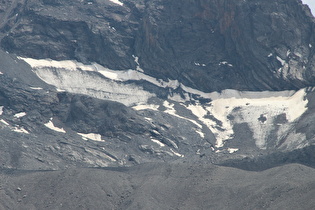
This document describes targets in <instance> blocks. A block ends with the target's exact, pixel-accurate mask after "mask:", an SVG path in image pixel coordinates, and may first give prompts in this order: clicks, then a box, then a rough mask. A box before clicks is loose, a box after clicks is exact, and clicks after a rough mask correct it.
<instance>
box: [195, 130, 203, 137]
mask: <svg viewBox="0 0 315 210" xmlns="http://www.w3.org/2000/svg"><path fill="white" fill-rule="evenodd" d="M195 131H196V133H197V134H199V136H200V137H201V138H203V139H204V138H205V134H204V133H203V132H202V131H201V130H200V129H195Z"/></svg>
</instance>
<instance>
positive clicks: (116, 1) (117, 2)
mask: <svg viewBox="0 0 315 210" xmlns="http://www.w3.org/2000/svg"><path fill="white" fill-rule="evenodd" d="M109 1H111V2H113V3H115V4H118V5H120V6H123V5H124V4H123V3H122V2H120V1H118V0H109Z"/></svg>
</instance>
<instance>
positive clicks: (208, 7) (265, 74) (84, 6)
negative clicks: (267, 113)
mask: <svg viewBox="0 0 315 210" xmlns="http://www.w3.org/2000/svg"><path fill="white" fill-rule="evenodd" d="M2 7H3V9H2V11H3V12H2V17H3V18H2V20H3V21H2V23H1V25H0V26H1V33H2V36H1V37H3V38H2V40H1V46H2V48H3V49H5V50H7V51H9V52H12V53H16V54H17V55H20V56H24V57H33V58H51V59H56V60H65V59H75V60H78V61H81V62H84V63H88V62H97V63H99V64H102V65H104V66H106V67H109V68H111V69H122V70H123V69H135V68H136V65H137V63H136V62H135V61H134V57H133V56H136V57H138V58H139V60H138V61H139V64H140V66H141V68H142V69H143V70H144V71H145V73H146V74H149V75H151V76H154V77H156V78H161V79H164V80H167V79H176V80H179V81H180V82H182V83H183V84H185V85H187V86H190V87H193V88H196V89H199V90H203V91H207V92H209V91H214V90H224V89H228V88H229V89H238V90H283V89H298V88H302V87H305V86H311V85H312V84H314V82H315V79H314V70H313V68H314V60H315V57H314V50H313V49H314V48H313V46H314V47H315V38H314V18H313V17H312V16H311V14H310V11H309V10H308V8H306V6H303V5H302V3H301V2H300V1H299V0H289V1H288V0H277V1H271V0H270V1H269V0H268V1H254V0H246V1H244V0H236V1H228V0H225V1H223V0H222V1H217V0H194V1H183V2H182V1H171V0H165V1H158V0H148V1H134V0H133V1H126V2H124V4H123V5H119V4H115V3H113V2H110V1H100V0H98V1H97V0H95V1H71V2H68V1H53V2H51V1H39V0H31V1H12V2H10V1H8V2H7V3H6V4H4V5H3V6H2Z"/></svg>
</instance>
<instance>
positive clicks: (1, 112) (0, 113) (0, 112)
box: [0, 106, 3, 115]
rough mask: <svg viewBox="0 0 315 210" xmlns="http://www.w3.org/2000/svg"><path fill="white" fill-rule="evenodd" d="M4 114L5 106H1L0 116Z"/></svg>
mask: <svg viewBox="0 0 315 210" xmlns="http://www.w3.org/2000/svg"><path fill="white" fill-rule="evenodd" d="M2 114H3V106H0V115H2Z"/></svg>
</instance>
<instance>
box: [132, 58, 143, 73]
mask: <svg viewBox="0 0 315 210" xmlns="http://www.w3.org/2000/svg"><path fill="white" fill-rule="evenodd" d="M132 57H133V58H134V60H135V63H136V64H137V67H136V70H137V71H140V72H144V70H143V69H142V68H141V67H140V64H139V57H137V56H135V55H132Z"/></svg>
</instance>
